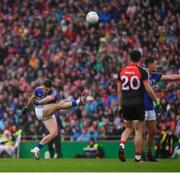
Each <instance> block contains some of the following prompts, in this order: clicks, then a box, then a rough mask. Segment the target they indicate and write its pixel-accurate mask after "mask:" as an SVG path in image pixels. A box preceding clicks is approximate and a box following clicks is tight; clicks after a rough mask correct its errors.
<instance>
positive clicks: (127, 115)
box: [118, 106, 133, 162]
mask: <svg viewBox="0 0 180 173" xmlns="http://www.w3.org/2000/svg"><path fill="white" fill-rule="evenodd" d="M132 113H133V109H132V107H131V106H130V107H129V106H122V115H123V118H124V120H125V127H126V128H125V130H124V131H123V133H122V135H121V140H120V146H119V153H118V154H119V159H120V160H121V161H123V162H124V161H126V155H125V152H124V148H125V144H126V141H127V139H128V138H129V135H130V134H131V132H132V130H133V126H132V121H131V115H132Z"/></svg>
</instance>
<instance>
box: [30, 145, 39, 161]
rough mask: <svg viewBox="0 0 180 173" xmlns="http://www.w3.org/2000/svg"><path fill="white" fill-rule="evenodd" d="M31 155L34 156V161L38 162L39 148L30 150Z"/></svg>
mask: <svg viewBox="0 0 180 173" xmlns="http://www.w3.org/2000/svg"><path fill="white" fill-rule="evenodd" d="M31 153H32V154H33V155H34V157H35V159H36V160H39V148H38V147H35V148H33V149H31Z"/></svg>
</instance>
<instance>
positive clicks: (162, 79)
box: [161, 74, 180, 81]
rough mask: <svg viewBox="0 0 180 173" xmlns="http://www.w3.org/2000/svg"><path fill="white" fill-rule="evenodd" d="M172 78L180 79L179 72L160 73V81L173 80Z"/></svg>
mask: <svg viewBox="0 0 180 173" xmlns="http://www.w3.org/2000/svg"><path fill="white" fill-rule="evenodd" d="M174 80H180V75H179V74H172V75H162V77H161V81H174Z"/></svg>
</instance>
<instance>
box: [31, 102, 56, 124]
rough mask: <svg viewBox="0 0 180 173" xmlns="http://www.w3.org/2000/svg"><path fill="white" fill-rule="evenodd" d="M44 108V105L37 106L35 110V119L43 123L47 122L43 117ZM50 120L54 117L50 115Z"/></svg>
mask: <svg viewBox="0 0 180 173" xmlns="http://www.w3.org/2000/svg"><path fill="white" fill-rule="evenodd" d="M45 106H46V105H39V106H37V107H36V108H35V113H36V117H37V119H38V120H40V121H45V120H47V118H45V117H44V116H43V110H44V108H45ZM51 118H55V116H54V115H52V117H50V118H49V119H51Z"/></svg>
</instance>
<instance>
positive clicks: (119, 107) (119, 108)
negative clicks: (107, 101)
mask: <svg viewBox="0 0 180 173" xmlns="http://www.w3.org/2000/svg"><path fill="white" fill-rule="evenodd" d="M121 112H122V107H121V106H120V105H119V106H118V113H119V114H121Z"/></svg>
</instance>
